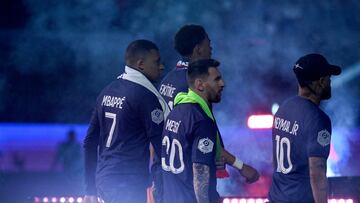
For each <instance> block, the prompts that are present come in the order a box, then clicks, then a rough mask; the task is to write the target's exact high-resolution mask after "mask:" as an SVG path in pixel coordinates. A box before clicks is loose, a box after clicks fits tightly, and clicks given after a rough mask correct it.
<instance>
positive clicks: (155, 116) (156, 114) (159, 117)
mask: <svg viewBox="0 0 360 203" xmlns="http://www.w3.org/2000/svg"><path fill="white" fill-rule="evenodd" d="M151 120H152V121H153V122H154V123H156V124H160V123H161V122H162V121H163V120H164V113H163V111H162V110H160V109H155V110H153V111H152V112H151Z"/></svg>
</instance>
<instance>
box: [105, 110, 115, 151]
mask: <svg viewBox="0 0 360 203" xmlns="http://www.w3.org/2000/svg"><path fill="white" fill-rule="evenodd" d="M105 117H106V118H111V119H112V124H111V128H110V132H109V137H108V139H107V141H106V147H110V144H111V140H112V137H113V134H114V130H115V125H116V114H114V113H110V112H105Z"/></svg>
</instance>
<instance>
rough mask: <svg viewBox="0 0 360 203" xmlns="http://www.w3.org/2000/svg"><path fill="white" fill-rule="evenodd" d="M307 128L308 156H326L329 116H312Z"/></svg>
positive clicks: (329, 126) (328, 146)
mask: <svg viewBox="0 0 360 203" xmlns="http://www.w3.org/2000/svg"><path fill="white" fill-rule="evenodd" d="M308 129H309V130H308V132H307V134H308V139H307V142H308V143H307V152H308V157H323V158H328V156H329V153H330V140H331V121H330V119H329V117H328V116H326V115H321V114H319V115H316V116H314V117H313V119H312V121H311V122H310V126H309V128H308Z"/></svg>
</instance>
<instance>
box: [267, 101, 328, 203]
mask: <svg viewBox="0 0 360 203" xmlns="http://www.w3.org/2000/svg"><path fill="white" fill-rule="evenodd" d="M330 139H331V122H330V119H329V117H328V116H327V115H326V114H325V113H324V112H323V111H322V110H321V109H320V108H319V107H318V106H317V105H316V104H314V103H313V102H311V101H310V100H308V99H305V98H302V97H299V96H297V97H293V98H291V99H289V100H287V101H286V102H285V103H284V104H282V105H281V106H280V108H279V110H278V111H277V113H276V114H275V118H274V125H273V129H272V141H273V162H274V173H273V178H272V185H271V188H270V192H269V199H270V201H271V202H280V203H282V202H292V203H295V202H299V203H300V202H307V203H308V202H309V203H311V202H314V198H313V195H312V190H311V185H310V176H309V157H323V158H325V159H327V158H328V156H329V152H330Z"/></svg>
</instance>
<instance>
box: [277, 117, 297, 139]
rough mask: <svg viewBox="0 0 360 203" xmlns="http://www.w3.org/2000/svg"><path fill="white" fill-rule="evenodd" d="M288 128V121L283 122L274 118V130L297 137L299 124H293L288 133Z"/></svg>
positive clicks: (281, 119) (283, 120)
mask: <svg viewBox="0 0 360 203" xmlns="http://www.w3.org/2000/svg"><path fill="white" fill-rule="evenodd" d="M290 126H291V122H290V121H288V120H285V119H283V118H279V117H275V119H274V128H275V129H278V130H281V131H284V132H287V133H290V134H292V135H297V134H296V133H297V131H298V130H299V127H300V126H299V124H298V123H297V121H295V122H294V124H293V125H292V128H291V131H290Z"/></svg>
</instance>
